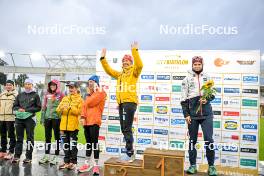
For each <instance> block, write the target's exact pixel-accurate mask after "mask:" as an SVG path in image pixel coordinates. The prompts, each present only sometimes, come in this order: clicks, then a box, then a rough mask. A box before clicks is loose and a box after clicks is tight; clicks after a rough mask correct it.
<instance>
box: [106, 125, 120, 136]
mask: <svg viewBox="0 0 264 176" xmlns="http://www.w3.org/2000/svg"><path fill="white" fill-rule="evenodd" d="M107 133H115V134H120V133H121V128H120V125H108V127H107Z"/></svg>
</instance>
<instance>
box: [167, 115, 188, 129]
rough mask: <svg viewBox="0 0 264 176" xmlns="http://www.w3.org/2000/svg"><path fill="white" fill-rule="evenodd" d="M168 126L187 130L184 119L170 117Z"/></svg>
mask: <svg viewBox="0 0 264 176" xmlns="http://www.w3.org/2000/svg"><path fill="white" fill-rule="evenodd" d="M170 126H171V127H178V128H187V124H186V121H185V119H184V118H178V117H171V118H170Z"/></svg>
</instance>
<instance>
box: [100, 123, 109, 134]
mask: <svg viewBox="0 0 264 176" xmlns="http://www.w3.org/2000/svg"><path fill="white" fill-rule="evenodd" d="M107 127H108V126H107V124H105V123H103V124H102V125H101V127H100V133H102V134H106V133H107Z"/></svg>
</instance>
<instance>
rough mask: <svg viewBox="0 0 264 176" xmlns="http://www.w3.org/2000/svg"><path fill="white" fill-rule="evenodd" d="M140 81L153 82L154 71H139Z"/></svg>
mask: <svg viewBox="0 0 264 176" xmlns="http://www.w3.org/2000/svg"><path fill="white" fill-rule="evenodd" d="M140 82H155V73H153V72H143V73H141V75H140Z"/></svg>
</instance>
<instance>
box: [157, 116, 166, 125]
mask: <svg viewBox="0 0 264 176" xmlns="http://www.w3.org/2000/svg"><path fill="white" fill-rule="evenodd" d="M155 121H156V123H158V124H166V123H168V122H169V118H168V117H155Z"/></svg>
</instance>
